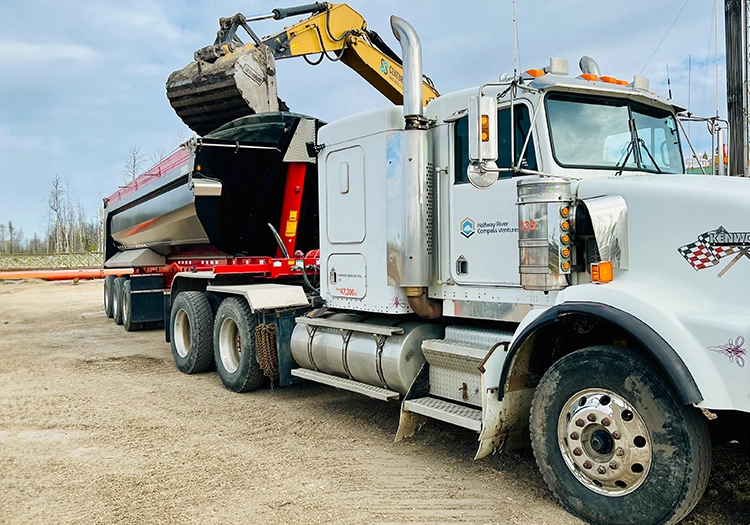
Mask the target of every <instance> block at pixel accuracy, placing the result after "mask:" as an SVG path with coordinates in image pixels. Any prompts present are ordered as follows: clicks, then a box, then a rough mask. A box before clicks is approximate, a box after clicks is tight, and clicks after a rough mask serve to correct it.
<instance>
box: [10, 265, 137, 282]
mask: <svg viewBox="0 0 750 525" xmlns="http://www.w3.org/2000/svg"><path fill="white" fill-rule="evenodd" d="M131 273H133V269H132V268H111V269H104V270H103V269H101V268H98V269H97V268H93V269H85V270H21V271H17V272H0V280H2V279H44V280H45V281H70V280H73V279H101V278H103V277H106V276H107V275H118V276H119V275H129V274H131Z"/></svg>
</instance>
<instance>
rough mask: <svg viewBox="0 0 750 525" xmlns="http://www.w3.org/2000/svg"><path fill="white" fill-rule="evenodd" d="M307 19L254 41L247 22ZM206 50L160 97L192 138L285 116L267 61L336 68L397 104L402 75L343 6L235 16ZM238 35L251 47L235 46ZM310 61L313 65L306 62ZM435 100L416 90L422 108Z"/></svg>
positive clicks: (425, 85) (429, 90) (433, 93)
mask: <svg viewBox="0 0 750 525" xmlns="http://www.w3.org/2000/svg"><path fill="white" fill-rule="evenodd" d="M299 14H310V15H311V16H309V17H308V18H306V19H305V20H302V21H300V22H298V23H296V24H294V25H292V26H290V27H287V28H285V29H284V30H283V31H281V32H279V33H277V34H275V35H272V36H269V37H265V38H262V39H261V38H258V36H257V35H256V34H255V33H254V32H253V30H252V29H251V28H250V26H249V25H248V22H252V21H256V20H262V19H266V18H274V19H276V20H280V19H283V18H286V17H289V16H294V15H299ZM219 24H220V30H219V32H218V34H217V37H216V40H215V41H214V44H213V45H211V46H206V47H204V48H202V49H199V50H198V51H196V52H195V60H194V61H193V62H192V63H190V64H188V65H187V66H186V67H185V68H183V69H181V70H179V71H175V72H174V73H172V74H171V75H170V77H169V79H168V80H167V97H168V98H169V101H170V103H171V104H172V107H173V108H174V109H175V111H176V112H177V114H178V116H179V117H180V118H181V119H182V120H183V122H185V124H187V125H188V126H189V127H190V128H191V129H193V130H194V131H195V132H196V133H198V134H200V135H204V134H206V133H208V132H210V131H213V130H214V129H216V128H217V127H219V126H221V125H223V124H225V123H227V122H230V121H231V120H234V119H235V118H239V117H241V116H245V115H250V114H253V113H261V112H265V111H278V110H279V109H282V110H283V109H286V108H285V105H284V104H283V102H281V101H280V100H279V99H278V97H277V95H276V68H275V63H274V62H275V60H279V59H284V58H292V57H299V56H302V57H304V58H305V60H307V62H308V63H310V64H312V65H316V64H319V63H320V62H321V61H322V60H324V59H326V58H327V59H329V60H332V61H341V62H343V63H344V64H346V65H347V66H349V67H350V68H351V69H353V70H354V71H356V72H357V73H358V74H359V75H360V76H361V77H362V78H364V79H365V80H366V81H367V82H368V83H370V84H371V85H372V86H373V87H374V88H375V89H377V90H378V91H379V92H380V93H382V94H383V95H384V96H385V97H386V98H387V99H388V100H390V101H391V102H393V103H394V104H402V103H403V98H404V97H403V95H404V87H403V67H402V65H401V60H400V58H399V57H398V55H396V53H394V52H393V51H392V50H391V49H390V48H389V47H388V45H387V44H386V43H385V42H383V40H382V39H381V38H380V37H379V36H378V34H377V33H375V32H374V31H372V30H369V29H368V28H367V23H366V22H365V20H364V18H362V15H360V14H359V13H357V12H356V11H355V10H354V9H352V8H351V7H349V6H348V5H346V4H328V3H325V2H318V3H315V4H308V5H304V6H299V7H292V8H278V9H274V10H273V12H272V13H271V14H269V15H262V16H259V17H253V18H245V17H244V16H243V15H241V14H237V15H235V16H233V17H231V18H222V19H220V20H219ZM240 27H241V28H243V29H244V30H245V31H246V32H247V33H248V34H249V35H250V37H251V39H252V40H253V42H251V43H247V44H245V43H243V42H242V40H240V39H239V37H238V36H237V29H239V28H240ZM310 57H314V58H312V59H311V58H310ZM439 95H440V94H439V93H438V91H437V89H435V87H434V85H433V84H432V81H431V80H430V79H429V78H427V77H425V78H424V79H423V82H422V104H423V105H426V104H427V103H428V102H429V101H430V100H432V99H434V98H437V97H438V96H439Z"/></svg>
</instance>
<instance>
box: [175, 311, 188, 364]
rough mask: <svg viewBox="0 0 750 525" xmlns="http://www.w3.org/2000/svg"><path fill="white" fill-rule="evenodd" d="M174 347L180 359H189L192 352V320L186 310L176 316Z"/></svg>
mask: <svg viewBox="0 0 750 525" xmlns="http://www.w3.org/2000/svg"><path fill="white" fill-rule="evenodd" d="M174 347H175V349H176V350H177V354H178V355H179V356H180V357H187V355H188V353H189V352H190V320H189V319H188V316H187V313H186V312H185V310H179V311H178V312H177V314H175V316H174Z"/></svg>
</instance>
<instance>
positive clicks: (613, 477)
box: [557, 388, 653, 497]
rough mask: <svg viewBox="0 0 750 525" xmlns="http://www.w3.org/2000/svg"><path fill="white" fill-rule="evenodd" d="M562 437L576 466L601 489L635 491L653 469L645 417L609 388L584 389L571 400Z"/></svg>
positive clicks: (570, 462) (582, 477) (569, 463)
mask: <svg viewBox="0 0 750 525" xmlns="http://www.w3.org/2000/svg"><path fill="white" fill-rule="evenodd" d="M557 437H558V444H559V445H560V452H561V453H562V456H563V459H564V460H565V464H566V465H567V466H568V468H569V469H570V471H571V472H572V473H573V475H574V476H575V477H576V479H578V481H579V482H581V484H583V486H585V487H586V488H588V489H589V490H591V491H593V492H596V493H598V494H603V495H605V496H612V497H617V496H624V495H626V494H630V493H631V492H633V491H634V490H636V489H637V488H638V487H640V486H641V484H643V482H644V481H645V480H646V477H647V476H648V473H649V470H650V469H651V463H652V459H653V451H652V444H651V435H650V433H649V431H648V428H647V427H646V424H645V422H644V421H643V418H642V417H641V415H640V414H639V413H638V411H637V410H636V409H635V407H634V406H633V405H632V404H630V403H629V402H628V401H626V400H625V399H624V398H622V397H621V396H619V395H617V394H615V393H614V392H610V391H609V390H604V389H601V388H595V389H587V390H582V391H580V392H578V393H577V394H575V395H574V396H572V397H571V398H570V399H568V401H567V402H566V403H565V405H564V406H563V409H562V411H561V412H560V417H559V419H558V424H557Z"/></svg>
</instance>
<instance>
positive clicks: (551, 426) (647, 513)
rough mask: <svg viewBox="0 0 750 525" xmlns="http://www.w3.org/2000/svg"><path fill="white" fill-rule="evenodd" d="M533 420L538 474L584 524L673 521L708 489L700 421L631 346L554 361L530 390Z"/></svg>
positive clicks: (706, 444) (707, 451)
mask: <svg viewBox="0 0 750 525" xmlns="http://www.w3.org/2000/svg"><path fill="white" fill-rule="evenodd" d="M530 426H531V428H530V430H531V443H532V447H533V449H534V455H535V456H536V460H537V464H538V465H539V470H540V471H541V473H542V476H543V477H544V480H545V481H546V482H547V485H548V486H549V487H550V489H551V490H552V492H553V493H554V494H555V495H556V496H557V499H558V500H559V501H560V503H561V504H562V505H563V506H564V507H566V508H567V509H568V510H569V511H570V512H572V513H573V514H575V515H576V516H578V517H580V518H581V519H583V520H584V521H586V522H587V523H592V524H595V525H597V524H598V525H657V524H658V525H667V524H672V523H677V522H679V521H680V520H681V519H683V518H684V517H685V516H686V515H687V514H688V513H689V512H690V511H691V510H692V509H693V507H694V506H695V505H696V503H698V500H699V499H700V497H701V495H702V494H703V491H704V490H705V488H706V484H707V482H708V474H709V471H710V465H711V444H710V441H709V437H708V429H707V426H706V422H705V419H704V418H703V417H702V415H701V413H700V412H699V411H698V410H697V409H695V408H694V407H691V406H685V405H683V404H682V403H681V402H680V400H679V398H678V397H677V394H676V393H675V392H674V390H673V389H672V388H671V387H670V386H669V380H668V379H667V377H665V376H664V374H663V373H662V372H661V371H660V370H659V369H658V368H657V367H656V366H655V365H654V364H652V363H651V361H649V360H648V359H647V358H646V357H644V356H642V355H640V354H638V353H637V352H636V351H635V350H630V349H624V348H621V347H611V346H594V347H590V348H585V349H583V350H579V351H577V352H573V353H572V354H570V355H567V356H565V357H564V358H562V359H561V360H559V361H558V362H556V363H555V364H554V365H553V366H552V367H551V368H550V369H549V370H548V371H547V373H546V374H545V375H544V377H543V378H542V380H541V382H540V383H539V386H538V387H537V389H536V392H535V393H534V400H533V403H532V409H531V419H530Z"/></svg>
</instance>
